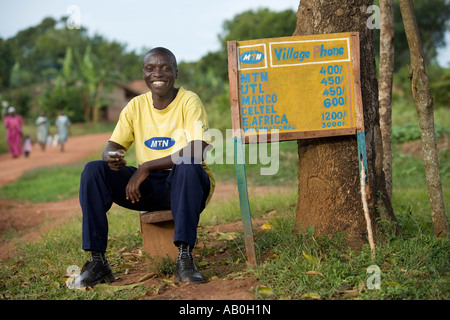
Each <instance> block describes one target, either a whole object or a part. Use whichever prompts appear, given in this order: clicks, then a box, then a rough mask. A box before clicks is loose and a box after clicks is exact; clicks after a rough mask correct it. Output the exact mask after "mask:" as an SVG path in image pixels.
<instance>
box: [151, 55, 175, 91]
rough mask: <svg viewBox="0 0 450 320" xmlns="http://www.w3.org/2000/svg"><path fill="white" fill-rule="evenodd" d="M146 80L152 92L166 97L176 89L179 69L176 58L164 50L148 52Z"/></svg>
mask: <svg viewBox="0 0 450 320" xmlns="http://www.w3.org/2000/svg"><path fill="white" fill-rule="evenodd" d="M143 71H144V80H145V83H146V84H147V87H148V88H149V89H150V90H151V91H152V94H154V95H157V96H158V97H161V98H163V97H165V96H166V95H167V94H168V93H170V92H171V91H172V90H173V89H174V84H175V79H176V78H177V74H178V70H177V64H176V61H175V59H174V58H172V57H171V56H170V55H169V54H167V53H165V52H162V51H155V52H151V53H149V54H147V55H146V56H145V58H144V63H143Z"/></svg>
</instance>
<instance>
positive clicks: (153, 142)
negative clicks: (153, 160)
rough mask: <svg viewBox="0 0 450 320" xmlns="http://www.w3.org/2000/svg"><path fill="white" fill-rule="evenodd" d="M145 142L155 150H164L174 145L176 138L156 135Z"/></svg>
mask: <svg viewBox="0 0 450 320" xmlns="http://www.w3.org/2000/svg"><path fill="white" fill-rule="evenodd" d="M144 144H145V145H146V146H147V147H148V148H150V149H153V150H164V149H169V148H171V147H173V145H174V144H175V140H173V139H172V138H166V137H154V138H151V139H148V140H147V141H145V142H144Z"/></svg>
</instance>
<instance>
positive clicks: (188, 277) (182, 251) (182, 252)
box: [174, 243, 205, 283]
mask: <svg viewBox="0 0 450 320" xmlns="http://www.w3.org/2000/svg"><path fill="white" fill-rule="evenodd" d="M192 249H193V248H192V246H190V245H188V244H185V243H182V244H181V245H180V246H179V247H178V256H177V270H176V272H175V279H174V282H190V283H204V282H205V281H204V280H203V276H202V274H201V273H200V272H199V271H198V270H197V268H196V267H195V264H194V258H193V256H192Z"/></svg>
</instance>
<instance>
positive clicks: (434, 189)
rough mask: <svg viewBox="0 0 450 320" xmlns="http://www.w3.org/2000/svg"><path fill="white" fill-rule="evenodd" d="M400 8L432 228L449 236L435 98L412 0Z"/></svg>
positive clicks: (401, 2)
mask: <svg viewBox="0 0 450 320" xmlns="http://www.w3.org/2000/svg"><path fill="white" fill-rule="evenodd" d="M400 12H401V14H402V19H403V25H404V27H405V33H406V38H407V40H408V46H409V51H410V54H411V68H410V72H411V89H412V95H413V99H414V103H415V104H416V110H417V115H418V118H419V127H420V135H421V138H422V149H423V160H424V164H425V177H426V181H427V187H428V197H429V199H430V208H431V218H432V219H433V229H434V233H435V234H436V235H437V236H443V235H446V236H448V223H447V216H446V215H445V205H444V198H443V194H442V185H441V177H440V173H439V161H438V152H437V148H436V137H435V135H434V118H433V99H432V98H431V95H430V87H429V83H428V77H427V73H426V70H425V63H424V57H423V50H422V42H421V40H420V36H419V29H418V27H417V22H416V18H415V15H414V10H413V4H412V2H411V1H410V0H400Z"/></svg>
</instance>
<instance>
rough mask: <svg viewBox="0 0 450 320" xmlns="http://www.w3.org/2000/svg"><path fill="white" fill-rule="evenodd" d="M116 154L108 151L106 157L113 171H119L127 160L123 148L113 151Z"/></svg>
mask: <svg viewBox="0 0 450 320" xmlns="http://www.w3.org/2000/svg"><path fill="white" fill-rule="evenodd" d="M113 153H115V154H112V153H111V154H110V153H109V152H108V156H107V158H106V162H108V166H109V168H110V169H111V170H112V171H119V170H120V169H122V168H123V167H124V166H125V165H126V164H127V162H126V161H125V159H124V157H125V154H124V153H123V150H120V149H119V150H116V151H113Z"/></svg>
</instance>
